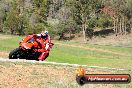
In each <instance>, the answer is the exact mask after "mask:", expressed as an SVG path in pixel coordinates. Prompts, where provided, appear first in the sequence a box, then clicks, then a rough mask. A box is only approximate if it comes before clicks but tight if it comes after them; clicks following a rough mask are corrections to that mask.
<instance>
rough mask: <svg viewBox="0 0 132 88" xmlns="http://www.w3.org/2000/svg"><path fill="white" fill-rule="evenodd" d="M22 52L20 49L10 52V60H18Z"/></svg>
mask: <svg viewBox="0 0 132 88" xmlns="http://www.w3.org/2000/svg"><path fill="white" fill-rule="evenodd" d="M20 52H21V50H20V48H16V49H14V50H13V51H11V52H10V54H9V59H18V58H20V56H21V55H20Z"/></svg>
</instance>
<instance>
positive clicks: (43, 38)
mask: <svg viewBox="0 0 132 88" xmlns="http://www.w3.org/2000/svg"><path fill="white" fill-rule="evenodd" d="M33 37H34V38H35V39H36V41H37V42H38V43H39V44H40V45H41V48H40V49H37V50H36V51H37V52H40V53H41V55H40V56H39V58H38V60H39V61H43V60H44V59H45V58H46V55H47V54H45V53H49V47H50V45H49V44H50V43H51V40H50V36H49V33H48V31H42V32H41V34H34V35H33Z"/></svg>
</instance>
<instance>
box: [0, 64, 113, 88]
mask: <svg viewBox="0 0 132 88" xmlns="http://www.w3.org/2000/svg"><path fill="white" fill-rule="evenodd" d="M75 70H76V68H73V67H68V66H55V65H38V64H26V63H22V64H20V63H10V62H0V74H1V75H0V87H1V88H71V87H72V88H80V86H79V85H78V84H77V83H76V80H75V76H76V73H75ZM88 72H89V73H109V72H108V71H107V72H106V71H100V70H97V69H93V68H91V69H89V71H88ZM87 87H89V88H96V87H98V88H113V87H114V86H113V85H111V84H109V85H106V84H105V85H104V84H102V85H99V84H98V85H93V84H90V85H84V86H82V88H87Z"/></svg>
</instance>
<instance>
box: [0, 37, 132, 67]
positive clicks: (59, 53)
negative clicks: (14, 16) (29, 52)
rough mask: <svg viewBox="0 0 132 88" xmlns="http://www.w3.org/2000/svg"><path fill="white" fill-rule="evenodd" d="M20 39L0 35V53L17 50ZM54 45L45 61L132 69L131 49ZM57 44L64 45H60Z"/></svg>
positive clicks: (78, 44) (74, 43)
mask: <svg viewBox="0 0 132 88" xmlns="http://www.w3.org/2000/svg"><path fill="white" fill-rule="evenodd" d="M22 38H23V37H19V36H9V35H4V36H3V35H2V36H1V35H0V51H5V52H9V51H11V50H13V49H15V48H17V47H18V46H19V45H18V43H19V42H20V41H21V39H22ZM54 43H55V45H54V47H53V49H52V50H51V52H50V56H49V57H48V58H47V59H46V61H55V62H63V63H71V64H86V65H90V66H92V65H97V66H107V67H117V68H125V69H132V67H131V66H132V55H131V52H132V49H131V48H125V47H114V46H101V45H89V44H80V43H77V42H62V41H54ZM58 43H61V44H65V45H60V44H58ZM67 45H75V46H76V47H71V46H67ZM78 46H83V47H85V48H95V49H96V50H89V49H84V48H81V47H78ZM98 49H101V50H107V51H111V52H115V53H119V54H123V55H118V54H115V53H111V52H105V51H104V52H100V51H98Z"/></svg>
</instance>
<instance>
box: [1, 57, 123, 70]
mask: <svg viewBox="0 0 132 88" xmlns="http://www.w3.org/2000/svg"><path fill="white" fill-rule="evenodd" d="M0 62H28V63H45V64H53V65H63V66H72V67H78V66H83V67H88V68H100V69H109V70H126V69H118V68H109V67H100V66H88V65H80V64H69V63H58V62H49V61H35V60H25V59H4V58H0Z"/></svg>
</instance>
